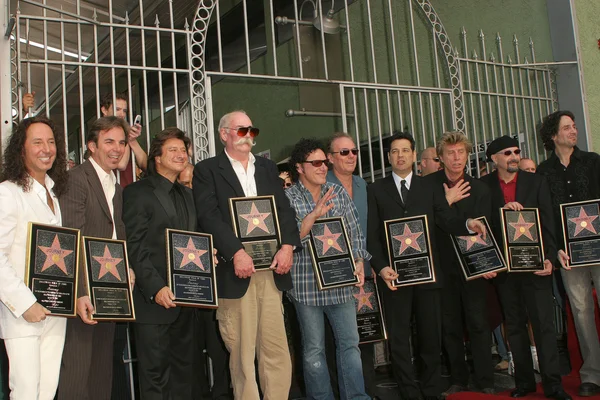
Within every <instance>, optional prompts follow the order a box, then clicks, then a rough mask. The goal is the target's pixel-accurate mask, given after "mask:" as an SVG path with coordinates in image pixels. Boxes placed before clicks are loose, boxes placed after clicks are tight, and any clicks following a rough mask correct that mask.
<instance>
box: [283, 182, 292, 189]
mask: <svg viewBox="0 0 600 400" xmlns="http://www.w3.org/2000/svg"><path fill="white" fill-rule="evenodd" d="M283 187H286V188H289V187H292V184H291V182H286V183H284V184H283Z"/></svg>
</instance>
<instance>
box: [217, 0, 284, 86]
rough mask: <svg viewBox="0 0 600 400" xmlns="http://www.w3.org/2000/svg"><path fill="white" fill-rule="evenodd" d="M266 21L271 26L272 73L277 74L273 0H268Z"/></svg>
mask: <svg viewBox="0 0 600 400" xmlns="http://www.w3.org/2000/svg"><path fill="white" fill-rule="evenodd" d="M217 3H218V1H217ZM217 19H218V18H217ZM267 21H269V26H270V27H271V51H272V52H273V73H274V74H275V76H278V75H279V72H278V70H277V45H276V43H275V23H274V21H275V14H274V12H273V0H269V18H265V23H266V22H267Z"/></svg>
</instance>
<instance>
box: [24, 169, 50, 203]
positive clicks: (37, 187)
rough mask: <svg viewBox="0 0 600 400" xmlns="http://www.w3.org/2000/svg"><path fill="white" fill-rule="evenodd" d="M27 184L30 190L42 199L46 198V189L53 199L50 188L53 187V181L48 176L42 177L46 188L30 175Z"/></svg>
mask: <svg viewBox="0 0 600 400" xmlns="http://www.w3.org/2000/svg"><path fill="white" fill-rule="evenodd" d="M29 182H30V187H31V189H32V190H33V191H34V192H35V193H36V194H37V195H38V196H40V197H41V198H42V199H45V198H46V188H47V189H48V191H49V192H50V194H51V195H52V197H55V196H54V192H53V191H52V188H53V187H54V181H53V180H52V178H50V177H49V176H48V174H46V176H45V177H44V185H46V187H44V186H42V184H40V183H39V182H38V181H36V180H35V179H33V177H32V176H31V175H30V176H29Z"/></svg>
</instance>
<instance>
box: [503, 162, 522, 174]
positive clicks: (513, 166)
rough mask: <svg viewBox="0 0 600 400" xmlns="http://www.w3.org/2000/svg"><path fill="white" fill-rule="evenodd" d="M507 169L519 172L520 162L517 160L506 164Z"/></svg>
mask: <svg viewBox="0 0 600 400" xmlns="http://www.w3.org/2000/svg"><path fill="white" fill-rule="evenodd" d="M506 170H507V171H508V172H519V163H518V162H515V163H508V164H506Z"/></svg>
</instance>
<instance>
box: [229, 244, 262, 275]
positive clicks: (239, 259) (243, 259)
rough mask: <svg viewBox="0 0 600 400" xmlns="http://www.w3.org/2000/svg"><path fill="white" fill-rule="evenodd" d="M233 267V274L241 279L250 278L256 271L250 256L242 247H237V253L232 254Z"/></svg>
mask: <svg viewBox="0 0 600 400" xmlns="http://www.w3.org/2000/svg"><path fill="white" fill-rule="evenodd" d="M233 269H234V272H235V276H237V277H238V278H243V279H245V278H250V277H251V276H252V274H253V273H255V272H256V270H255V269H254V261H252V257H250V256H249V255H248V253H246V250H244V249H239V250H238V251H237V253H235V254H234V255H233Z"/></svg>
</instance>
